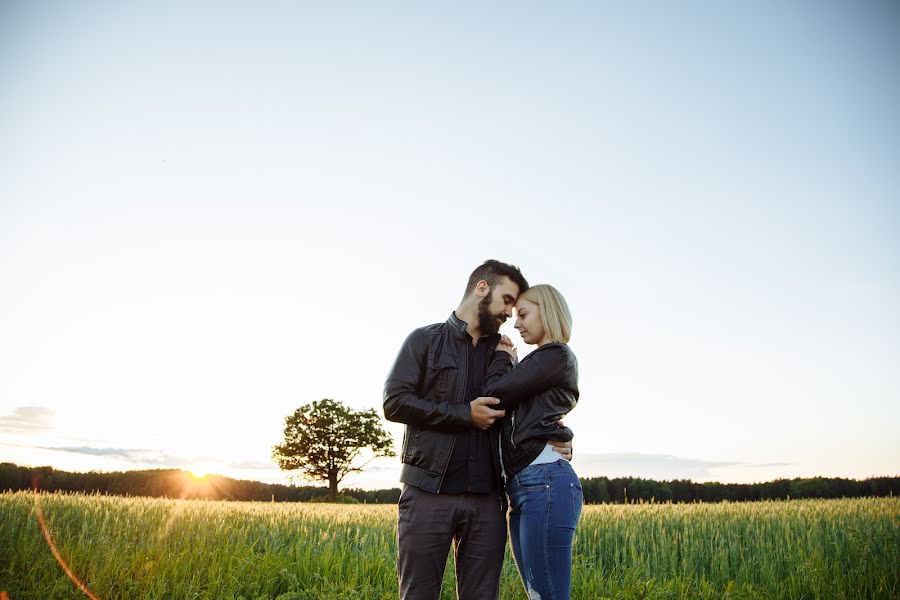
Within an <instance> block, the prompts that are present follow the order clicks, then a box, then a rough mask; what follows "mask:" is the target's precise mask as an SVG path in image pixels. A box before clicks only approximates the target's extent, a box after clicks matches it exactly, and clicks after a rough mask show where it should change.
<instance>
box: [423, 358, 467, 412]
mask: <svg viewBox="0 0 900 600" xmlns="http://www.w3.org/2000/svg"><path fill="white" fill-rule="evenodd" d="M428 358H429V360H428V380H427V381H426V389H427V390H428V392H429V393H427V394H426V397H430V398H434V399H435V400H437V401H438V402H454V401H455V400H456V398H455V396H456V395H457V394H456V392H457V390H458V387H459V386H460V385H462V382H460V381H458V378H459V374H460V373H459V365H458V364H457V361H456V357H455V356H452V355H448V354H445V353H443V354H436V355H435V356H433V357H431V356H429V357H428Z"/></svg>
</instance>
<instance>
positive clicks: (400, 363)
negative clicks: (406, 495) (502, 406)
mask: <svg viewBox="0 0 900 600" xmlns="http://www.w3.org/2000/svg"><path fill="white" fill-rule="evenodd" d="M466 325H467V324H466V322H465V321H461V320H460V319H458V318H457V317H456V314H455V313H454V314H451V315H450V318H449V319H447V321H446V322H444V323H436V324H434V325H428V326H426V327H420V328H419V329H416V330H415V331H413V332H412V333H411V334H409V336H408V337H407V338H406V341H405V342H403V346H402V347H401V348H400V353H399V354H398V355H397V359H396V360H395V361H394V366H393V367H392V368H391V372H390V374H388V377H387V380H386V381H385V383H384V416H385V418H386V419H387V420H388V421H395V422H397V423H405V424H406V428H405V430H404V432H403V450H402V452H401V454H400V460H401V462H402V463H403V466H402V468H401V471H400V481H402V482H403V483H406V484H409V485H414V486H416V487H418V488H421V489H423V490H426V491H429V492H432V493H436V492H437V491H438V490H439V489H440V487H441V482H442V481H443V479H444V472H445V471H446V470H447V464H448V463H449V462H450V453H451V452H452V451H453V445H454V443H455V441H456V440H455V436H454V435H453V434H454V433H455V432H457V431H462V430H464V429H467V428H469V427H472V418H471V408H470V406H469V403H468V402H467V401H466V399H465V393H466V384H467V380H466V378H467V377H468V375H469V373H468V369H467V362H468V361H467V359H466V354H465V353H466V351H467V350H468V349H467V348H466V344H471V341H469V340H470V338H469V337H468V336H467V335H466ZM485 341H486V342H487V343H488V344H490V347H489V348H488V350H489V351H488V353H487V355H486V356H487V359H486V360H487V361H488V362H490V361H491V360H492V358H493V356H492V355H493V354H496V353H494V352H493V350H494V349H495V348H496V347H497V343H498V342H499V341H500V335H499V334H496V335H493V336H489V337H487V338H486V339H485V340H483V341H482V342H479V343H484V342H485ZM485 367H486V369H485V372H487V365H485ZM490 433H491V455H492V457H493V459H494V467H495V469H494V471H495V472H496V473H498V474H499V473H500V452H499V449H498V448H499V423H495V424H494V426H493V427H491V432H490Z"/></svg>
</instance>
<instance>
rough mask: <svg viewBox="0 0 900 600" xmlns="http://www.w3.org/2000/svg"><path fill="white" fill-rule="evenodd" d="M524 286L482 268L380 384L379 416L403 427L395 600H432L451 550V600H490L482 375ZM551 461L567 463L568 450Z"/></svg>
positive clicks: (499, 266)
mask: <svg viewBox="0 0 900 600" xmlns="http://www.w3.org/2000/svg"><path fill="white" fill-rule="evenodd" d="M527 289H528V282H527V281H526V280H525V278H524V277H523V276H522V272H521V271H520V270H519V268H518V267H515V266H513V265H509V264H506V263H502V262H500V261H497V260H488V261H486V262H485V263H484V264H482V265H480V266H479V267H478V268H476V269H475V270H474V271H473V272H472V274H471V275H470V276H469V281H468V283H467V284H466V290H465V293H464V294H463V299H462V301H461V302H460V303H459V306H458V307H457V308H456V310H455V311H453V313H452V314H451V315H450V318H449V319H447V320H446V321H445V322H443V323H436V324H434V325H427V326H425V327H420V328H419V329H416V330H415V331H413V332H412V333H411V334H409V336H408V337H407V338H406V341H405V342H403V346H402V347H401V348H400V352H399V354H398V355H397V359H396V361H395V362H394V365H393V367H392V368H391V372H390V374H389V375H388V377H387V380H386V381H385V384H384V416H385V418H387V419H388V420H389V421H395V422H398V423H404V424H405V425H406V428H405V431H404V434H403V450H402V453H401V461H402V463H403V465H402V469H401V472H400V481H401V482H402V483H403V490H402V492H401V494H400V502H399V517H398V523H397V571H398V576H399V581H400V598H401V600H438V598H439V597H440V592H441V581H442V580H443V576H444V566H445V565H446V563H447V553H448V551H449V550H450V546H451V544H453V547H454V551H455V558H456V585H457V597H458V598H459V600H497V598H499V594H500V572H501V569H502V567H503V554H504V548H505V546H506V531H507V526H506V509H507V504H506V497H505V493H504V489H503V482H502V480H501V474H502V468H501V464H500V455H499V438H498V427H494V424H495V423H496V422H497V420H498V419H500V418H502V417H503V416H504V415H505V412H504V411H502V410H495V409H493V408H491V406H492V405H494V404H497V403H498V402H499V400H497V399H496V398H489V397H484V396H482V391H481V388H482V385H483V382H484V377H485V373H486V371H487V366H488V364H489V363H490V361H491V358H492V357H493V354H494V351H495V350H496V348H497V344H498V342H499V341H500V334H499V329H500V326H501V325H502V324H503V323H504V322H505V321H506V319H508V318H509V317H511V316H512V311H513V307H514V306H515V304H516V299H517V298H518V296H519V294H520V293H522V292H524V291H525V290H527ZM559 451H560V453H561V454H562V455H563V457H564V458H570V457H571V443H567V444H561V447H560V448H559Z"/></svg>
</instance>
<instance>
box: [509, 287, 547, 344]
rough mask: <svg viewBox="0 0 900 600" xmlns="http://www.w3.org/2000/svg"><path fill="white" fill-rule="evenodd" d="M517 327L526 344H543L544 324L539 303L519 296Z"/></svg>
mask: <svg viewBox="0 0 900 600" xmlns="http://www.w3.org/2000/svg"><path fill="white" fill-rule="evenodd" d="M516 329H518V330H519V334H520V335H521V336H522V341H524V342H525V343H526V344H538V345H540V344H541V342H542V341H543V339H544V324H543V323H542V322H541V309H540V308H538V305H537V304H535V303H534V302H529V301H528V300H525V299H524V298H519V301H518V302H516Z"/></svg>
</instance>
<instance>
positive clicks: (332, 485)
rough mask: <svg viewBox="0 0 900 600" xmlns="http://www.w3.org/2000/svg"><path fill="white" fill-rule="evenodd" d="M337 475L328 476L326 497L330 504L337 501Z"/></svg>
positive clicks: (330, 474)
mask: <svg viewBox="0 0 900 600" xmlns="http://www.w3.org/2000/svg"><path fill="white" fill-rule="evenodd" d="M337 484H338V482H337V473H329V474H328V497H329V498H330V499H331V501H332V502H334V501H335V500H337Z"/></svg>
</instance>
